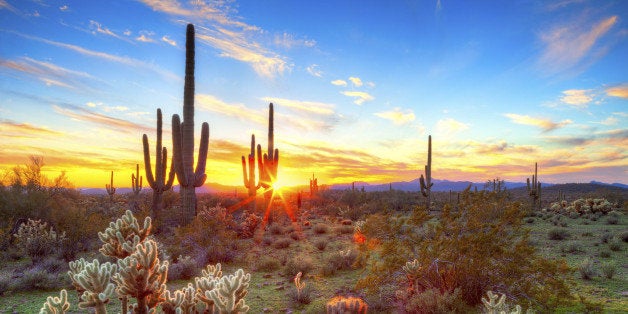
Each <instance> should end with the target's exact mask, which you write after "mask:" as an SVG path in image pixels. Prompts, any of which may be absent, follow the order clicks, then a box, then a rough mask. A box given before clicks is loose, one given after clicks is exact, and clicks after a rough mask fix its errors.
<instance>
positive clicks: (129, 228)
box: [98, 210, 151, 258]
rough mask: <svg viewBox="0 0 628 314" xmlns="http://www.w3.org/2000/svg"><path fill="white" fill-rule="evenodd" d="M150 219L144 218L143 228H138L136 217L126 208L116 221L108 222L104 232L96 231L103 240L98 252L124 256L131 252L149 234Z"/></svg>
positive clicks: (112, 255)
mask: <svg viewBox="0 0 628 314" xmlns="http://www.w3.org/2000/svg"><path fill="white" fill-rule="evenodd" d="M150 230H151V219H150V217H146V219H144V228H141V229H140V225H139V223H138V222H137V219H135V217H134V216H133V213H132V212H131V211H130V210H127V211H126V212H125V213H124V215H123V216H122V217H121V218H118V220H116V222H115V223H114V222H111V223H109V227H108V228H107V229H106V230H105V232H98V238H99V239H100V241H102V242H103V246H102V247H101V248H100V252H101V253H102V254H103V255H105V256H111V257H117V258H125V257H127V256H129V255H131V254H132V253H133V251H134V250H135V247H136V246H137V245H138V244H140V242H142V241H144V240H145V239H146V237H147V236H148V235H149V234H150Z"/></svg>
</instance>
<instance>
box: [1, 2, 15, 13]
mask: <svg viewBox="0 0 628 314" xmlns="http://www.w3.org/2000/svg"><path fill="white" fill-rule="evenodd" d="M1 9H7V10H9V11H11V12H13V13H16V14H17V13H18V11H17V9H15V7H13V6H12V5H11V4H9V3H8V2H7V1H6V0H0V10H1Z"/></svg>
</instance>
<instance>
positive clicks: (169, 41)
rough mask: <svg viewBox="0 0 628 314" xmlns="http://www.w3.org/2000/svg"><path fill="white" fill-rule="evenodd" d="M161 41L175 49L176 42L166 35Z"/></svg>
mask: <svg viewBox="0 0 628 314" xmlns="http://www.w3.org/2000/svg"><path fill="white" fill-rule="evenodd" d="M161 41H163V42H165V43H167V44H168V45H170V46H174V47H176V46H177V42H176V41H174V40H172V39H170V38H169V37H168V36H166V35H164V36H163V37H161Z"/></svg>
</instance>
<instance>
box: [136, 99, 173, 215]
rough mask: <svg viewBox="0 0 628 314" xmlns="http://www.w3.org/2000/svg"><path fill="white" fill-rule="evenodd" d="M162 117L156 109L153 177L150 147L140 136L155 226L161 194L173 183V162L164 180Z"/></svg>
mask: <svg viewBox="0 0 628 314" xmlns="http://www.w3.org/2000/svg"><path fill="white" fill-rule="evenodd" d="M161 131H162V117H161V109H157V143H155V175H153V170H152V168H151V163H150V147H149V145H148V136H147V135H146V134H144V135H143V136H142V145H143V146H144V170H145V172H146V180H147V181H148V184H149V185H150V188H151V189H152V190H153V203H152V204H151V208H150V210H151V217H152V218H153V220H155V222H156V223H157V224H159V222H161V212H162V211H163V206H164V205H163V193H164V192H165V191H168V190H170V189H171V188H172V182H173V181H174V167H173V162H172V161H171V162H170V173H168V179H167V180H166V165H167V164H168V149H166V147H163V146H162V145H161Z"/></svg>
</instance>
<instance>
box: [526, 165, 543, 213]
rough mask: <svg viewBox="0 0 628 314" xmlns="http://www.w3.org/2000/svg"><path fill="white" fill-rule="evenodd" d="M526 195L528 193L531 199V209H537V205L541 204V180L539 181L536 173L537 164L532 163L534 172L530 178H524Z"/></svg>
mask: <svg viewBox="0 0 628 314" xmlns="http://www.w3.org/2000/svg"><path fill="white" fill-rule="evenodd" d="M526 184H527V189H528V195H530V200H531V201H532V210H536V209H537V205H538V206H539V207H540V205H541V182H539V174H538V164H537V163H536V162H535V163H534V174H533V175H532V180H530V178H527V179H526Z"/></svg>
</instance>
